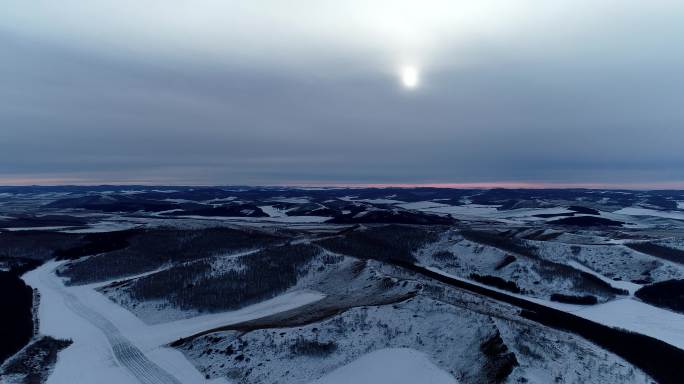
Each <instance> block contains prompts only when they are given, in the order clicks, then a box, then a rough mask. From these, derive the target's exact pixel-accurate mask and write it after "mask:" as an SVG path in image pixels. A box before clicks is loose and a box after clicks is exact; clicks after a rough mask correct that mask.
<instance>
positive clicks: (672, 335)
mask: <svg viewBox="0 0 684 384" xmlns="http://www.w3.org/2000/svg"><path fill="white" fill-rule="evenodd" d="M423 267H424V268H426V269H429V270H430V271H433V272H436V273H439V274H441V275H443V276H447V277H451V278H453V279H457V280H461V281H466V282H468V283H471V284H475V285H479V286H481V287H484V288H488V289H491V290H494V291H498V292H501V293H504V294H506V295H510V296H514V297H519V298H521V299H525V300H529V301H532V302H534V303H537V304H540V305H544V306H546V307H550V308H555V309H558V310H561V311H564V312H568V313H572V314H574V315H577V316H579V317H582V318H585V319H587V320H591V321H594V322H597V323H600V324H604V325H607V326H610V327H616V328H622V329H625V330H628V331H632V332H636V333H640V334H642V335H646V336H651V337H653V338H656V339H658V340H661V341H664V342H666V343H668V344H671V345H673V346H675V347H677V348H680V349H684V315H681V314H679V313H676V312H672V311H668V310H666V309H661V308H658V307H654V306H652V305H650V304H646V303H644V302H642V301H639V300H636V299H633V298H620V299H615V300H611V301H608V302H606V303H602V304H596V305H574V304H565V303H558V302H555V301H550V300H545V299H540V298H536V297H530V296H525V295H521V294H516V293H511V292H508V291H504V290H501V289H498V288H495V287H492V286H489V285H486V284H482V283H479V282H477V281H474V280H469V279H464V278H462V277H459V276H455V275H452V274H449V273H447V272H444V271H442V270H440V269H439V268H435V267H429V266H423Z"/></svg>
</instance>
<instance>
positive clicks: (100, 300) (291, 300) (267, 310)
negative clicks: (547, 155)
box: [23, 262, 324, 384]
mask: <svg viewBox="0 0 684 384" xmlns="http://www.w3.org/2000/svg"><path fill="white" fill-rule="evenodd" d="M58 266H59V263H57V262H48V263H46V264H44V265H42V266H41V267H39V268H37V269H35V270H33V271H30V272H28V273H27V274H25V275H24V276H23V279H24V280H25V281H26V283H27V284H29V285H30V286H31V287H33V288H36V289H38V290H39V291H40V294H41V301H40V306H39V310H38V311H39V318H40V333H41V334H44V335H50V336H53V337H55V338H62V339H71V340H72V341H73V344H72V345H71V346H70V347H68V348H67V349H65V350H64V351H62V352H60V354H59V356H58V361H57V364H56V366H55V369H54V372H53V373H52V374H51V375H50V377H49V378H48V381H47V383H48V384H72V383H98V384H115V383H116V384H121V383H143V384H159V383H170V384H180V383H183V384H186V383H187V384H195V383H207V382H209V381H208V380H206V379H205V378H204V377H203V375H201V374H200V372H199V371H197V369H195V367H194V366H193V365H192V364H191V363H190V362H189V361H188V360H187V359H186V358H185V357H184V356H183V354H182V353H181V352H179V351H177V350H175V349H172V348H169V347H166V345H167V344H168V343H169V342H171V341H174V340H176V339H178V338H179V337H183V336H187V335H190V334H194V333H197V332H200V331H203V330H206V329H210V328H215V327H218V326H223V325H228V324H231V323H236V322H240V321H246V320H250V319H254V318H258V317H262V316H266V315H269V314H273V313H277V312H280V311H287V310H290V309H293V308H296V307H298V306H301V305H305V304H308V303H311V302H314V301H317V300H320V299H321V298H323V297H324V296H323V295H322V294H320V293H318V292H313V291H294V292H290V293H287V294H284V295H281V296H278V297H275V298H273V299H270V300H267V301H264V302H262V303H259V304H255V305H252V306H249V307H246V308H243V309H240V310H237V311H230V312H224V313H216V314H209V315H203V316H197V317H194V318H191V319H185V320H179V321H174V322H169V323H162V324H153V325H148V324H145V323H144V322H142V321H141V320H140V319H139V318H137V317H136V316H135V315H133V314H132V313H131V312H129V311H127V310H126V309H124V308H122V307H120V306H119V305H117V304H115V303H114V302H112V301H110V300H109V299H107V298H106V297H105V296H104V295H102V294H100V293H99V292H97V291H95V290H94V288H96V287H97V286H98V285H87V286H74V287H65V286H64V285H63V284H62V281H61V279H60V278H59V277H57V276H56V275H55V274H54V270H55V269H56V268H57V267H58ZM210 382H213V383H224V382H225V380H224V379H218V380H216V379H215V380H211V381H210Z"/></svg>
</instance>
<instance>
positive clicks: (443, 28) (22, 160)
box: [0, 0, 684, 188]
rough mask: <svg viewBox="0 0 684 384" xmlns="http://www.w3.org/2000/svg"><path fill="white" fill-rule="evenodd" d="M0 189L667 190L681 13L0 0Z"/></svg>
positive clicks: (675, 168)
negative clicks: (68, 186)
mask: <svg viewBox="0 0 684 384" xmlns="http://www.w3.org/2000/svg"><path fill="white" fill-rule="evenodd" d="M2 8H3V9H2V11H1V12H0V184H14V185H16V184H65V183H68V184H100V183H109V184H121V183H134V184H145V183H147V184H186V185H188V184H205V185H207V184H210V185H227V184H231V185H236V184H241V185H244V184H255V185H257V184H258V185H288V184H292V185H502V186H516V185H517V186H526V185H529V186H544V185H549V186H602V185H604V186H635V187H636V186H639V187H644V186H645V187H648V186H653V187H654V188H655V187H659V186H662V187H682V188H684V106H683V103H684V72H683V70H682V68H684V49H682V36H684V2H681V1H659V0H653V1H636V0H622V1H618V0H591V1H590V0H556V1H542V0H518V1H509V0H498V1H494V0H479V1H457V0H449V1H447V0H421V1H407V0H394V1H385V0H382V1H372V0H348V1H344V2H342V1H332V0H288V1H285V0H282V1H275V0H260V1H246V0H243V1H234V0H223V1H218V0H193V1H188V0H165V1H162V0H148V1H144V2H140V1H133V0H118V1H117V0H80V1H75V0H61V1H51V0H35V1H25V0H5V1H3V6H2Z"/></svg>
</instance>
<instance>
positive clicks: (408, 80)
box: [399, 65, 420, 89]
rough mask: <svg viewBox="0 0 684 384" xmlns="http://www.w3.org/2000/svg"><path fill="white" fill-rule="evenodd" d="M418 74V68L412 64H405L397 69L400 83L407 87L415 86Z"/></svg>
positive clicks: (417, 82)
mask: <svg viewBox="0 0 684 384" xmlns="http://www.w3.org/2000/svg"><path fill="white" fill-rule="evenodd" d="M419 75H420V74H419V72H418V68H416V67H414V66H412V65H405V66H403V67H401V70H400V71H399V77H400V79H401V85H403V86H404V87H405V88H408V89H413V88H416V87H417V86H418V84H419V83H420V76H419Z"/></svg>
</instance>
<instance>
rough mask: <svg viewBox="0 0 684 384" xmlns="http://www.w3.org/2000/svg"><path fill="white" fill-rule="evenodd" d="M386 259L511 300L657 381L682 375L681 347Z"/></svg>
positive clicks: (675, 383)
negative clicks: (618, 357)
mask: <svg viewBox="0 0 684 384" xmlns="http://www.w3.org/2000/svg"><path fill="white" fill-rule="evenodd" d="M388 262H390V263H392V264H394V265H396V266H399V267H402V268H405V269H408V270H411V271H413V272H416V273H418V274H421V275H423V276H426V277H429V278H432V279H434V280H437V281H440V282H442V283H445V284H449V285H452V286H454V287H457V288H462V289H465V290H468V291H471V292H474V293H477V294H480V295H484V296H487V297H490V298H492V299H495V300H498V301H502V302H505V303H508V304H512V305H514V306H516V307H518V308H520V309H522V311H521V313H520V315H521V316H522V317H524V318H526V319H529V320H533V321H535V322H538V323H540V324H543V325H546V326H548V327H551V328H555V329H559V330H563V331H569V332H572V333H575V334H577V335H579V336H582V337H583V338H585V339H587V340H589V341H591V342H593V343H595V344H597V345H598V346H600V347H602V348H604V349H606V350H608V351H610V352H612V353H615V354H616V355H618V356H620V357H622V358H623V359H625V360H626V361H627V362H629V363H631V364H633V365H634V366H636V367H638V368H639V369H641V370H643V371H644V372H645V373H647V374H648V375H650V376H651V377H652V378H653V379H655V380H656V381H657V382H659V383H662V384H670V383H672V384H678V383H681V380H682V377H684V364H682V363H683V362H684V350H681V349H679V348H677V347H675V346H673V345H670V344H668V343H666V342H664V341H661V340H658V339H655V338H653V337H650V336H646V335H642V334H639V333H634V332H630V331H627V330H623V329H619V328H612V327H609V326H606V325H603V324H599V323H596V322H593V321H591V320H587V319H584V318H581V317H579V316H575V315H573V314H570V313H567V312H563V311H560V310H557V309H553V308H549V307H546V306H543V305H540V304H537V303H533V302H531V301H528V300H525V299H521V298H518V297H514V296H511V295H508V294H505V293H502V292H499V291H495V290H492V289H488V288H485V287H481V286H479V285H475V284H472V283H468V282H466V281H462V280H459V279H456V278H452V277H448V276H444V275H442V274H439V273H437V272H434V271H431V270H429V269H427V268H424V267H421V266H418V265H415V264H412V263H409V262H406V261H402V260H389V261H388Z"/></svg>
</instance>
